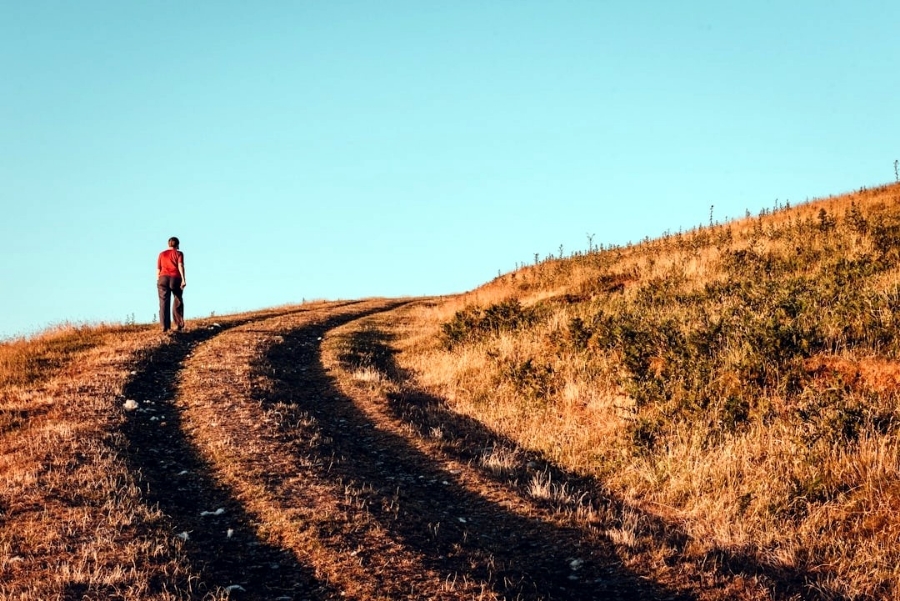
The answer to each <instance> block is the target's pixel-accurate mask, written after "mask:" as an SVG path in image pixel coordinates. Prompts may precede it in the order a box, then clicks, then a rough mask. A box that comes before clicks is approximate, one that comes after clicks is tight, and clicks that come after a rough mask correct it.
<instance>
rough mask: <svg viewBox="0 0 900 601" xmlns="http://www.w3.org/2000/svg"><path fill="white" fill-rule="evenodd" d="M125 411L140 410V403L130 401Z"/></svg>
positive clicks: (126, 404)
mask: <svg viewBox="0 0 900 601" xmlns="http://www.w3.org/2000/svg"><path fill="white" fill-rule="evenodd" d="M124 406H125V411H134V410H135V409H137V408H138V402H137V401H135V400H134V399H128V400H127V401H125V405H124Z"/></svg>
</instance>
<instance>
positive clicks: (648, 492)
mask: <svg viewBox="0 0 900 601" xmlns="http://www.w3.org/2000/svg"><path fill="white" fill-rule="evenodd" d="M898 193H900V187H898V186H887V187H883V188H879V189H875V190H867V191H861V192H857V193H853V194H850V195H845V196H841V197H836V198H829V199H823V200H821V201H816V202H812V203H809V204H804V205H802V206H799V207H795V208H792V209H789V210H780V211H777V212H774V213H773V214H770V215H766V216H761V217H752V218H748V219H743V220H740V221H737V222H733V223H730V224H725V225H720V226H717V227H714V228H703V229H701V230H698V231H694V232H688V233H685V234H682V235H681V236H680V240H677V238H675V237H671V238H666V239H660V240H655V241H650V242H647V243H645V244H642V245H637V246H633V247H630V248H626V249H613V250H609V251H604V252H603V253H600V254H599V255H594V256H587V257H578V258H573V259H569V260H567V261H559V260H554V261H550V262H545V263H543V264H540V265H537V266H531V267H527V268H524V269H522V270H520V271H518V272H516V273H513V274H507V275H504V276H502V277H500V278H498V279H497V280H495V281H493V282H491V283H489V284H487V285H485V286H484V287H482V288H481V289H479V290H476V291H473V292H471V293H469V294H467V295H464V296H461V297H459V298H457V299H453V300H452V301H449V302H447V303H444V304H443V305H442V306H440V307H428V308H422V309H418V313H417V315H416V316H415V319H414V320H413V321H414V322H415V323H416V324H417V331H416V333H415V335H414V336H413V337H410V340H409V342H408V343H407V348H406V350H405V352H404V353H402V354H401V356H400V360H401V363H402V365H403V367H404V368H406V369H407V370H409V371H410V372H412V373H415V374H416V377H417V379H418V381H419V382H420V383H421V384H422V385H424V386H426V387H427V388H428V389H429V390H433V391H435V393H436V394H439V395H440V396H442V397H443V398H446V399H447V400H448V402H449V403H450V404H451V406H452V408H453V409H454V410H455V411H458V412H460V413H462V414H465V415H468V416H471V417H472V418H474V419H477V420H478V421H480V422H482V423H484V424H486V425H487V426H488V427H490V428H492V429H495V430H497V431H498V432H501V433H503V434H504V435H506V436H508V437H509V438H510V439H512V440H514V441H516V442H517V443H518V444H520V445H522V446H523V447H524V448H527V449H533V450H537V451H540V452H541V453H543V454H544V455H545V456H546V457H548V458H549V459H550V460H551V461H553V462H554V463H557V464H558V465H561V466H564V467H566V468H569V469H573V470H576V471H578V472H580V473H583V474H587V475H590V476H592V477H594V478H596V479H597V480H598V481H599V482H602V484H603V485H604V486H606V487H608V488H609V489H610V490H612V491H614V492H615V493H616V494H617V495H619V496H620V497H621V498H622V499H625V500H626V501H627V502H629V503H632V504H633V505H634V506H635V507H636V508H639V509H640V510H641V511H645V512H647V513H648V514H651V515H656V516H659V517H660V518H663V519H665V520H667V521H668V522H670V523H677V524H680V525H682V527H683V528H684V530H685V531H686V532H687V533H688V534H689V536H690V539H691V544H690V546H689V550H690V553H691V554H692V555H693V556H694V557H698V558H699V557H704V556H706V555H708V554H710V553H716V552H719V551H720V550H723V549H726V550H729V552H731V553H733V554H739V555H742V556H746V557H752V558H754V561H756V562H758V563H759V564H760V565H765V566H772V567H774V568H777V569H784V570H789V571H793V572H795V573H796V574H800V575H805V576H809V577H811V580H810V583H809V585H808V588H807V592H808V594H810V595H822V596H825V597H828V598H830V597H847V598H872V599H875V598H891V597H892V596H893V595H900V579H898V568H897V567H896V566H897V565H900V547H898V546H897V545H896V543H895V542H893V541H895V540H896V537H897V534H898V531H900V519H898V518H897V516H896V512H895V508H896V507H897V505H896V502H897V495H898V494H900V493H898V491H900V487H898V486H897V485H896V484H895V483H896V482H898V481H900V447H898V445H897V442H896V441H897V438H896V434H895V433H894V431H895V430H894V427H893V426H890V425H888V424H895V423H896V422H897V420H898V419H900V387H898V383H900V380H898V374H900V362H898V358H897V357H896V356H895V355H893V354H888V355H881V356H879V355H878V354H877V353H878V350H877V347H871V348H870V347H864V346H855V347H853V346H851V347H848V348H847V349H846V350H844V351H842V352H840V353H834V354H832V353H828V352H820V353H818V354H815V355H812V356H811V357H810V358H809V359H808V360H807V363H806V367H805V369H806V371H807V372H808V373H809V374H813V375H810V376H805V377H807V378H808V383H807V385H806V386H807V388H806V389H805V390H806V392H804V393H803V395H801V396H799V397H798V396H793V397H790V398H788V399H785V398H782V396H781V395H780V394H779V393H778V392H777V391H776V390H770V391H769V392H766V393H764V394H763V396H760V397H759V398H756V399H754V400H753V401H752V403H751V409H750V413H749V414H748V415H747V417H746V419H747V420H748V421H747V424H748V425H747V427H743V428H738V429H736V430H734V431H730V432H725V433H724V434H721V433H719V434H715V435H714V439H715V440H717V441H718V442H715V443H714V444H711V443H710V440H711V438H710V436H711V433H712V432H714V429H713V428H715V427H716V426H715V424H711V423H706V422H705V421H704V420H703V417H702V415H701V417H700V420H701V421H699V422H696V421H694V422H669V423H666V422H665V421H664V420H665V419H666V418H665V416H664V415H662V414H658V413H655V412H654V411H653V410H652V407H646V406H641V407H638V406H637V405H636V403H635V400H634V398H632V397H631V395H630V394H629V392H628V387H627V386H625V385H623V383H625V382H626V381H627V379H628V374H627V373H626V372H625V371H623V370H624V368H623V366H622V364H621V358H622V357H621V354H620V352H619V351H616V350H612V351H602V350H600V349H592V350H590V351H589V352H587V353H585V352H583V351H576V350H573V349H572V348H571V347H569V346H567V345H566V344H565V343H560V342H559V341H561V340H562V341H565V340H566V337H567V336H568V335H569V334H568V333H567V324H568V323H570V320H571V318H573V317H582V318H586V319H589V318H590V316H591V315H592V314H593V312H595V311H597V310H598V308H600V309H602V308H603V307H604V306H616V307H623V306H626V307H627V306H629V304H632V303H636V302H638V301H639V299H641V298H643V297H642V296H641V295H645V294H646V293H647V291H648V290H651V289H653V286H656V284H654V282H674V283H676V285H677V289H678V290H679V294H684V295H690V294H695V295H702V294H703V293H704V291H705V290H706V289H707V288H706V287H707V286H708V285H709V284H711V283H728V282H729V276H728V275H727V272H726V271H725V270H724V268H723V265H725V261H726V259H727V258H728V257H729V256H731V254H732V253H735V252H738V251H742V250H751V251H752V252H754V253H757V254H758V256H771V257H780V258H781V259H779V260H784V261H788V260H790V257H791V256H792V255H795V254H796V253H797V252H798V250H797V247H798V245H803V247H804V252H806V253H807V255H808V256H815V253H819V254H820V255H821V256H824V257H834V256H836V255H835V253H838V255H837V256H840V257H843V258H844V259H845V260H846V261H847V262H850V261H854V260H858V259H863V262H865V259H866V258H867V257H870V256H872V254H873V253H874V252H875V251H874V242H873V240H874V237H873V234H872V231H871V229H870V230H869V231H868V232H865V233H861V234H847V233H841V232H843V231H844V230H841V229H838V230H835V234H834V235H833V236H832V237H830V238H828V237H822V236H819V237H811V238H807V239H803V240H799V239H797V238H795V237H792V235H791V234H790V232H791V231H794V230H795V229H797V228H799V227H800V225H798V224H801V223H804V222H805V223H811V224H818V223H820V221H821V220H822V219H823V217H822V215H824V216H825V217H824V219H825V220H826V221H825V224H824V225H823V226H822V227H823V228H824V227H827V226H828V222H827V220H828V219H833V220H835V222H836V223H837V225H838V226H840V227H844V226H843V224H844V223H845V221H844V220H845V219H848V217H847V215H848V214H849V211H851V210H852V209H853V208H855V209H856V210H859V211H860V212H861V213H862V214H863V215H864V216H865V217H866V218H868V219H869V221H870V223H872V222H873V220H877V219H882V220H885V219H886V220H887V222H888V223H892V221H891V220H892V219H900V214H898V212H900V204H898V202H897V201H898ZM823 211H824V213H823ZM807 227H808V226H807ZM792 228H793V229H792ZM888 256H890V255H888ZM886 260H893V259H886ZM566 263H568V265H567V264H566ZM805 269H806V271H807V272H808V271H809V270H813V273H814V272H815V270H817V269H819V268H818V267H817V266H816V265H814V264H810V265H808V267H806V268H805ZM610 274H612V275H610ZM615 274H622V275H621V281H622V282H624V285H623V286H621V287H620V288H618V289H617V290H616V291H615V292H610V293H606V292H604V291H603V289H602V285H603V284H602V282H604V281H609V282H615V281H619V280H615V279H614V276H615V277H620V276H616V275H615ZM898 275H900V272H898V266H897V265H893V266H887V267H886V268H885V269H884V270H883V271H881V272H880V273H878V274H877V275H876V276H875V277H873V278H869V279H860V280H857V281H855V282H854V283H853V284H852V285H853V286H856V287H868V288H867V289H871V290H872V295H879V294H881V295H885V294H893V293H894V291H896V290H897V289H898V284H900V278H898ZM790 277H794V276H790ZM821 277H822V280H823V281H827V280H828V278H829V277H831V275H830V272H827V271H825V272H822V276H821ZM598 278H599V281H600V282H601V285H600V286H601V287H596V286H595V288H594V290H596V291H593V290H592V291H591V292H590V293H588V294H585V292H584V291H585V288H586V286H590V285H591V284H592V282H596V281H598ZM604 278H606V279H604ZM566 295H568V296H566ZM508 298H518V299H519V300H520V301H521V302H522V304H523V305H525V306H544V307H547V309H546V311H547V314H546V315H545V317H544V318H543V319H542V320H540V322H539V323H538V324H537V325H534V326H532V327H528V328H523V329H518V330H513V331H506V332H499V333H496V334H494V335H490V336H487V337H485V338H483V339H482V340H481V341H478V342H474V343H469V344H464V345H458V346H455V347H454V348H452V349H448V348H447V347H446V346H445V345H444V344H443V343H442V342H441V340H440V339H441V326H442V324H444V323H447V322H448V321H449V320H450V319H451V318H452V317H453V315H454V314H455V313H456V311H459V310H460V309H463V308H464V307H466V306H470V305H476V306H482V307H485V306H489V305H491V304H493V303H497V302H500V301H503V300H506V299H508ZM873 298H876V296H873ZM557 299H560V300H557ZM731 302H732V301H731V299H729V298H728V297H722V298H720V299H719V300H718V301H717V303H718V304H716V305H711V309H710V311H711V312H710V313H709V314H710V315H711V316H713V317H715V316H716V315H724V314H726V313H725V311H727V310H728V306H729V303H731ZM548 303H549V304H548ZM662 310H666V309H662ZM873 310H876V311H882V313H881V314H877V315H874V314H873V316H872V323H876V324H877V323H881V324H883V327H885V328H891V327H895V325H894V324H895V321H894V317H893V315H891V314H890V313H885V312H884V310H883V309H873ZM671 311H672V313H671V319H672V320H674V323H681V324H688V323H690V322H691V321H692V320H695V319H696V318H695V317H694V316H692V315H690V314H687V313H684V312H681V313H678V312H675V311H681V309H679V308H678V307H676V306H675V305H674V304H673V306H672V309H671ZM830 311H831V309H830V308H829V307H827V306H825V307H822V308H821V309H820V312H819V315H820V317H821V319H822V321H821V322H819V323H821V324H824V325H822V330H823V333H824V335H825V336H826V337H829V338H832V339H834V340H835V341H836V343H837V344H857V343H852V342H849V343H848V342H845V341H846V340H847V338H846V336H847V333H845V332H844V331H842V330H841V328H842V327H845V326H844V325H842V324H849V322H850V321H851V319H856V318H858V317H859V316H854V315H852V314H846V315H835V314H833V313H831V312H830ZM726 352H731V353H732V354H733V355H734V356H735V357H737V356H739V355H740V353H742V352H744V351H741V352H739V349H738V348H733V349H730V351H726ZM727 357H728V355H727V354H726V355H723V358H724V361H725V362H726V363H727V362H728V361H729V360H728V359H727ZM529 360H530V361H531V362H532V364H534V365H540V366H546V368H547V369H548V370H549V371H548V373H551V374H552V378H551V381H552V384H553V386H552V391H551V392H550V393H549V394H543V395H540V396H539V397H533V396H529V395H528V393H527V391H525V390H523V389H522V388H521V382H519V383H518V384H519V385H518V386H517V382H516V381H515V379H510V376H508V375H505V374H507V372H506V371H504V370H505V369H506V367H505V366H508V365H511V364H513V365H515V364H519V365H521V364H522V363H523V362H525V361H529ZM667 361H668V360H667V359H666V358H665V357H663V356H659V357H656V358H653V359H651V360H650V363H649V365H650V367H649V370H650V373H653V370H657V371H656V373H658V374H664V373H666V367H667ZM654 362H656V363H654ZM816 373H818V374H821V375H819V376H815V374H816ZM716 377H717V378H720V380H719V384H718V385H720V386H721V387H722V389H725V390H728V389H730V390H733V391H734V393H735V394H740V393H741V391H742V390H743V387H744V383H743V382H742V381H741V380H740V377H738V376H737V374H735V373H728V372H725V373H721V374H719V375H718V376H716ZM816 378H818V379H816ZM729 379H731V383H730V384H728V383H727V382H728V380H729ZM817 382H818V383H817ZM835 387H838V388H835ZM840 387H845V388H843V390H842V392H836V391H838V390H841V388H840ZM826 395H832V396H835V395H836V396H835V398H839V399H840V403H842V404H841V405H839V406H834V407H829V406H828V405H827V401H825V400H823V399H826V398H830V397H828V396H826ZM873 403H874V404H873ZM845 405H846V406H848V407H850V409H846V408H842V407H845ZM855 406H861V407H865V409H864V410H865V411H870V412H872V413H878V414H879V415H882V416H893V417H890V418H887V417H885V418H882V419H889V420H893V421H888V422H884V423H883V424H882V425H881V426H878V427H881V428H885V427H886V428H889V430H888V431H887V433H879V431H878V429H877V428H876V429H874V430H873V429H865V428H864V430H863V433H862V434H861V435H860V437H859V439H856V440H854V439H846V438H842V437H841V436H840V435H838V436H837V438H828V437H824V438H823V437H819V438H816V437H812V434H811V433H810V428H811V427H812V425H811V424H812V423H813V422H810V421H809V419H811V418H808V417H804V416H805V415H813V416H814V418H815V419H819V420H822V421H821V422H815V423H842V422H841V420H846V419H850V418H848V417H847V416H848V415H851V416H852V415H853V414H852V413H851V414H848V413H846V411H848V410H853V409H852V408H853V407H855ZM809 412H813V413H809ZM648 419H649V420H663V421H662V422H655V421H651V422H648V424H649V427H651V428H656V427H663V428H665V430H664V431H665V432H667V434H664V435H663V434H661V435H660V436H663V438H662V439H661V440H663V441H664V443H661V444H662V445H663V446H657V447H656V449H655V450H654V451H652V452H649V453H647V452H636V451H635V447H634V439H633V434H632V432H634V431H635V427H636V425H637V424H639V423H640V422H641V420H648ZM829 420H830V421H829ZM835 420H837V421H835ZM655 424H659V425H655ZM816 427H820V426H816ZM661 431H662V430H661ZM492 461H493V460H492ZM500 465H502V462H501V463H500ZM533 487H534V490H535V494H539V495H551V494H553V492H552V488H550V483H547V482H541V481H535V482H534V483H533ZM892 507H893V508H894V510H892V509H891V508H892ZM610 535H611V536H613V538H614V539H615V540H617V541H619V542H620V543H621V544H622V545H624V546H633V545H635V544H636V543H635V540H636V537H635V535H634V534H633V529H631V528H629V527H628V526H627V524H626V525H624V526H622V527H621V528H618V529H613V531H611V532H610Z"/></svg>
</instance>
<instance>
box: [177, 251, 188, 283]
mask: <svg viewBox="0 0 900 601" xmlns="http://www.w3.org/2000/svg"><path fill="white" fill-rule="evenodd" d="M178 273H180V274H181V287H182V288H184V287H185V286H187V276H186V275H184V261H183V260H182V259H181V257H179V260H178Z"/></svg>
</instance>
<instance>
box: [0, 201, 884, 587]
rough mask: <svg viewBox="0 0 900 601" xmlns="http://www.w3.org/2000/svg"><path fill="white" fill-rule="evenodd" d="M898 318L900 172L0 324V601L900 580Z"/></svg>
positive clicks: (833, 584) (836, 584) (870, 584)
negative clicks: (509, 248) (429, 285)
mask: <svg viewBox="0 0 900 601" xmlns="http://www.w3.org/2000/svg"><path fill="white" fill-rule="evenodd" d="M898 325H900V186H898V185H892V186H885V187H881V188H877V189H872V190H860V191H859V192H856V193H853V194H849V195H844V196H840V197H834V198H829V199H822V200H817V201H814V202H810V203H806V204H803V205H800V206H795V207H786V206H785V207H776V208H775V209H774V210H772V211H766V212H764V213H763V214H761V215H758V216H747V218H745V219H743V220H740V221H735V222H731V223H726V224H720V225H714V226H710V227H702V228H697V229H695V230H693V231H689V232H682V233H678V234H672V235H666V236H663V237H661V238H659V239H656V240H645V241H644V242H642V243H640V244H636V245H630V246H627V247H618V248H604V249H592V251H591V252H589V253H583V254H578V255H576V256H572V257H569V258H566V259H563V258H551V259H547V260H544V261H541V262H538V263H536V264H535V265H531V266H528V267H523V268H522V269H518V270H517V271H515V272H513V273H508V274H505V275H502V276H500V277H498V278H497V279H495V280H494V281H492V282H489V283H486V284H485V285H484V286H482V287H480V288H478V289H477V290H473V291H471V292H469V293H467V294H463V295H459V296H454V297H447V298H442V299H399V300H396V301H394V300H386V299H368V300H364V301H352V302H344V301H342V302H331V303H328V302H319V303H311V304H304V305H297V306H286V307H278V308H273V309H267V310H264V311H257V312H250V313H245V314H240V315H231V316H221V317H218V318H216V319H215V320H213V319H200V320H193V321H189V327H188V331H187V333H184V334H182V335H176V336H164V335H162V334H160V333H159V332H157V331H156V329H155V328H152V327H149V326H134V325H130V326H115V325H112V326H110V325H107V326H97V327H61V328H57V329H55V330H53V331H48V332H45V333H43V334H41V335H38V336H34V337H31V338H28V339H21V340H14V341H8V342H4V343H2V344H0V599H6V598H9V599H13V598H15V599H20V600H32V599H51V598H52V599H76V598H77V599H82V598H86V599H160V600H172V599H236V598H245V599H255V598H272V599H275V598H295V597H296V598H310V599H347V598H351V599H400V598H403V599H506V598H522V599H548V598H567V599H591V598H610V599H635V600H637V599H659V600H662V599H685V600H687V599H701V600H704V601H708V600H725V599H741V600H763V599H891V598H898V597H900V568H898V566H900V545H898V544H897V542H896V541H897V540H898V538H900V517H898V516H897V511H896V510H897V507H898V506H900V443H898V437H897V431H898V425H900V402H898V401H900V396H898V390H900V333H898ZM298 595H299V597H297V596H298Z"/></svg>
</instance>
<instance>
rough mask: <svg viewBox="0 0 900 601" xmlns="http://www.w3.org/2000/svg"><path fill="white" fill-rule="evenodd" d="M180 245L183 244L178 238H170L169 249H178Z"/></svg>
mask: <svg viewBox="0 0 900 601" xmlns="http://www.w3.org/2000/svg"><path fill="white" fill-rule="evenodd" d="M179 244H181V243H180V242H179V241H178V238H176V237H175V236H172V237H171V238H169V247H170V248H178V245H179Z"/></svg>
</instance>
